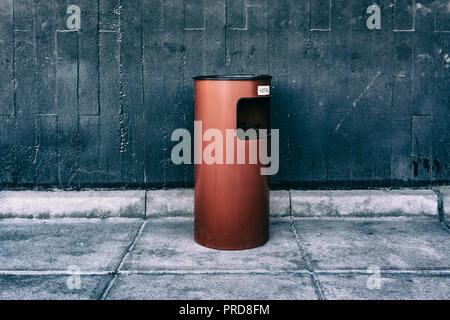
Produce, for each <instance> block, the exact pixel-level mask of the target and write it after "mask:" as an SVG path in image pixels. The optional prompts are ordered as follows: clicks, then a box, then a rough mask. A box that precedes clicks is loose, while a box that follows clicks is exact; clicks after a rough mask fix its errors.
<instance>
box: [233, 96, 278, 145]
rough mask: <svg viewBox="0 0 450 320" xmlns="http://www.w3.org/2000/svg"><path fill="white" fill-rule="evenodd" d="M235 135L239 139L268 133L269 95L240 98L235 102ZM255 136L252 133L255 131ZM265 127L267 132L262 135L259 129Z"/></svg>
mask: <svg viewBox="0 0 450 320" xmlns="http://www.w3.org/2000/svg"><path fill="white" fill-rule="evenodd" d="M236 129H242V130H243V131H244V132H245V134H243V132H242V131H241V130H237V137H238V138H239V139H240V140H249V139H255V138H264V137H267V136H268V135H270V97H258V98H241V99H239V101H238V103H237V116H236ZM248 129H254V130H255V131H256V137H255V136H254V135H252V133H253V132H255V131H252V130H250V131H247V130H248ZM261 129H266V130H267V134H266V135H262V134H261V133H260V132H259V130H261Z"/></svg>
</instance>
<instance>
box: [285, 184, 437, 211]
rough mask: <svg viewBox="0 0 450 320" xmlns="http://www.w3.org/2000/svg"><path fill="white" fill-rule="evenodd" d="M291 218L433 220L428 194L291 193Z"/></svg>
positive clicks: (432, 197)
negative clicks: (426, 218) (411, 218)
mask: <svg viewBox="0 0 450 320" xmlns="http://www.w3.org/2000/svg"><path fill="white" fill-rule="evenodd" d="M291 203H292V215H294V216H298V217H310V216H313V217H316V216H344V217H348V216H363V217H364V216H369V217H380V216H405V215H407V216H423V215H425V216H437V215H438V201H437V196H436V194H435V193H434V192H433V191H432V190H324V191H321V190H315V191H301V190H291Z"/></svg>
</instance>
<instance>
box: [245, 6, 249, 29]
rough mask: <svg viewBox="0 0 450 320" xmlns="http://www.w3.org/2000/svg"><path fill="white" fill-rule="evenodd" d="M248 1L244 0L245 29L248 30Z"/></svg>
mask: <svg viewBox="0 0 450 320" xmlns="http://www.w3.org/2000/svg"><path fill="white" fill-rule="evenodd" d="M248 6H249V5H248V0H245V29H244V30H248Z"/></svg>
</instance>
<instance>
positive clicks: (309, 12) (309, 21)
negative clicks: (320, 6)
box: [307, 0, 312, 31]
mask: <svg viewBox="0 0 450 320" xmlns="http://www.w3.org/2000/svg"><path fill="white" fill-rule="evenodd" d="M307 5H308V7H309V8H308V16H309V17H308V25H309V28H308V29H309V30H310V31H311V19H312V18H311V17H312V16H311V0H309V1H308V4H307Z"/></svg>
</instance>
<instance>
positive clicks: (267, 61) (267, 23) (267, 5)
mask: <svg viewBox="0 0 450 320" xmlns="http://www.w3.org/2000/svg"><path fill="white" fill-rule="evenodd" d="M266 13H267V21H266V35H267V38H266V49H267V52H266V72H267V74H269V68H270V67H269V64H270V62H269V59H270V49H269V33H270V32H269V28H270V20H269V19H270V18H269V17H270V14H269V1H266Z"/></svg>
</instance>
